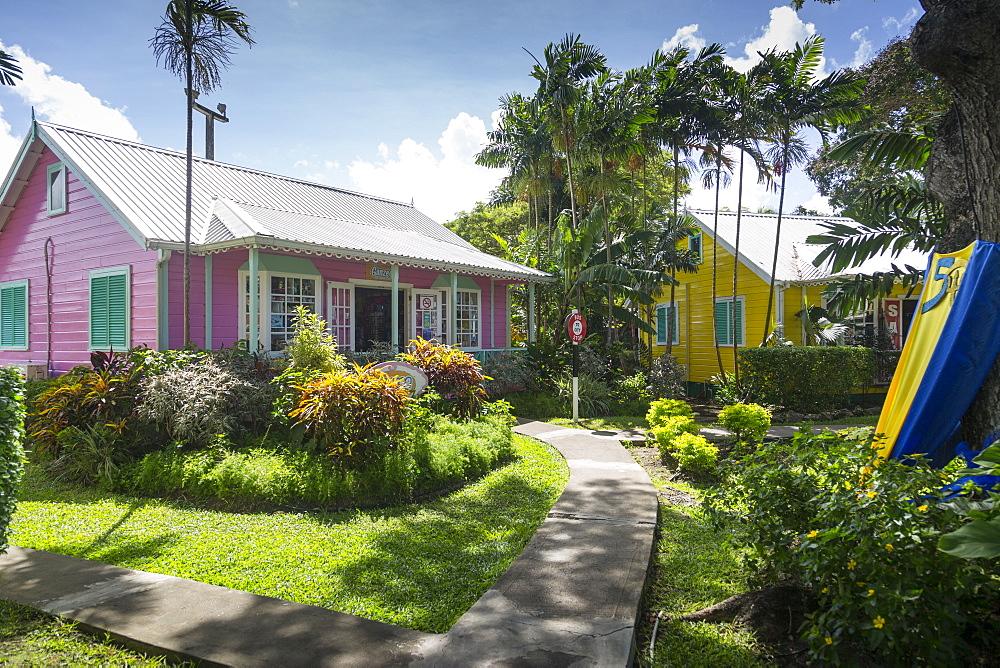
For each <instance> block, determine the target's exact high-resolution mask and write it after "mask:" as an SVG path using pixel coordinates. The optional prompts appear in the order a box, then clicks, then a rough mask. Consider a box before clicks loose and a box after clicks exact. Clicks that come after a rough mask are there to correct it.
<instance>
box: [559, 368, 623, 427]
mask: <svg viewBox="0 0 1000 668" xmlns="http://www.w3.org/2000/svg"><path fill="white" fill-rule="evenodd" d="M556 392H557V393H558V395H559V399H560V400H561V402H562V404H563V405H564V406H567V407H568V410H572V408H573V377H572V376H568V375H563V376H560V377H559V378H558V379H557V380H556ZM576 393H577V399H578V402H579V403H578V409H579V413H580V415H581V416H582V417H597V416H599V415H607V414H608V411H609V410H610V409H611V401H610V400H611V389H610V388H609V387H608V386H607V385H605V384H604V383H603V382H601V381H600V380H599V379H597V378H595V377H594V376H592V375H590V374H589V373H581V374H580V376H579V377H578V378H577V388H576Z"/></svg>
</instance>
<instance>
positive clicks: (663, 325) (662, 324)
mask: <svg viewBox="0 0 1000 668" xmlns="http://www.w3.org/2000/svg"><path fill="white" fill-rule="evenodd" d="M656 342H657V343H666V342H667V307H666V306H662V305H661V306H657V307H656Z"/></svg>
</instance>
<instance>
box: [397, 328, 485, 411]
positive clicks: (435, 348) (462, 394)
mask: <svg viewBox="0 0 1000 668" xmlns="http://www.w3.org/2000/svg"><path fill="white" fill-rule="evenodd" d="M399 359H401V360H402V361H404V362H407V363H408V364H412V365H414V366H417V367H420V368H421V369H423V371H424V373H426V374H427V381H428V383H429V384H430V386H431V387H433V388H434V389H435V390H436V391H437V393H438V394H440V395H441V397H442V398H444V399H446V400H448V401H450V402H451V405H452V406H453V408H454V411H455V415H456V416H458V417H460V418H464V419H469V418H471V417H474V416H476V415H479V412H480V410H481V409H482V405H483V400H484V399H485V398H486V390H485V389H483V382H484V381H485V380H486V377H485V376H484V375H483V369H482V367H481V366H480V365H479V362H478V361H477V360H476V358H475V357H473V356H472V355H470V354H468V353H466V352H463V351H461V350H459V349H458V348H452V347H451V346H446V345H442V344H440V343H436V342H432V341H425V340H424V339H416V340H414V341H410V347H409V349H408V351H407V352H405V353H403V354H402V355H400V356H399Z"/></svg>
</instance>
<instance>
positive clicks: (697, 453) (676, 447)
mask: <svg viewBox="0 0 1000 668" xmlns="http://www.w3.org/2000/svg"><path fill="white" fill-rule="evenodd" d="M675 419H676V418H675ZM667 447H668V449H669V452H670V454H672V455H673V456H674V458H675V459H676V460H677V465H678V466H679V467H680V468H681V470H682V471H688V472H690V473H711V472H712V471H714V470H715V465H716V462H717V461H718V459H719V449H718V448H717V447H715V446H714V445H712V444H711V443H709V442H708V439H706V438H705V437H704V436H699V435H698V434H690V433H686V432H685V433H681V434H678V435H677V436H675V437H674V438H673V439H672V440H671V441H670V442H669V444H668V446H667ZM661 457H662V450H661Z"/></svg>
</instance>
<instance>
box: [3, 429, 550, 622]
mask: <svg viewBox="0 0 1000 668" xmlns="http://www.w3.org/2000/svg"><path fill="white" fill-rule="evenodd" d="M514 446H515V451H516V458H515V460H514V461H513V462H512V463H510V464H508V465H507V466H504V467H502V468H500V469H498V470H496V471H493V472H491V473H489V474H488V475H486V476H485V477H484V478H482V479H480V480H478V481H476V482H473V483H471V484H469V485H468V486H466V487H464V488H463V489H461V490H459V491H457V492H455V493H453V494H451V495H449V496H447V497H445V498H441V499H438V500H435V501H432V502H429V503H425V504H420V505H415V506H405V507H399V508H392V509H386V510H375V511H346V512H336V513H325V514H318V513H243V514H240V513H225V512H218V511H212V510H205V509H202V508H199V507H196V506H193V505H189V504H183V503H178V502H171V501H161V500H154V499H136V498H129V497H125V496H120V495H113V494H104V493H99V492H96V491H94V490H90V489H81V488H77V487H72V486H68V485H62V484H57V483H53V482H51V481H48V480H46V479H44V478H42V477H41V476H39V475H38V473H37V472H34V473H29V475H28V476H27V477H26V479H25V483H24V484H23V485H22V490H21V493H20V501H19V503H18V509H17V512H16V514H15V515H14V521H13V522H12V524H11V535H10V542H11V543H12V544H15V545H20V546H22V547H30V548H35V549H39V550H48V551H50V552H57V553H60V554H66V555H70V556H75V557H83V558H86V559H93V560H96V561H100V562H104V563H108V564H114V565H116V566H123V567H126V568H135V569H139V570H144V571H151V572H154V573H163V574H167V575H174V576H178V577H183V578H189V579H192V580H198V581H200V582H206V583H209V584H214V585H219V586H222V587H229V588H231V589H240V590H243V591H248V592H252V593H256V594H262V595H266V596H274V597H277V598H281V599H285V600H289V601H295V602H298V603H305V604H310V605H318V606H322V607H325V608H329V609H331V610H339V611H342V612H347V613H351V614H355V615H359V616H362V617H366V618H368V619H374V620H379V621H383V622H387V623H390V624H396V625H399V626H404V627H407V628H412V629H417V630H420V631H430V632H442V631H446V630H447V629H448V628H449V627H450V626H451V625H452V624H453V623H454V622H455V621H456V620H457V619H458V618H459V617H460V616H461V615H462V613H464V612H465V611H466V610H467V609H468V608H469V607H470V606H471V605H472V604H473V603H475V601H476V600H477V599H478V598H479V597H480V596H481V595H482V594H483V593H484V592H485V591H486V590H487V589H488V588H489V587H490V586H491V585H492V584H493V582H494V581H495V580H496V578H497V577H498V576H499V575H500V574H501V573H503V572H504V570H506V569H507V567H508V566H509V565H510V563H511V562H512V561H513V560H514V559H515V558H516V557H517V555H518V554H520V552H521V550H522V548H523V547H524V545H525V544H526V543H527V541H528V540H529V539H530V538H531V536H532V534H533V533H534V532H535V529H536V528H537V527H538V525H539V524H540V523H541V522H542V520H543V519H544V518H545V516H546V514H547V512H548V510H549V508H551V506H552V504H553V503H554V502H555V500H556V499H557V498H558V496H559V494H560V492H561V491H562V489H563V486H564V485H565V482H566V480H567V478H568V468H567V467H566V464H565V461H564V460H563V459H562V457H561V456H560V455H559V454H558V453H557V452H556V451H555V450H553V449H552V448H550V447H549V446H547V445H545V444H542V443H539V442H538V441H534V440H531V439H527V438H523V437H520V436H515V443H514Z"/></svg>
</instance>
